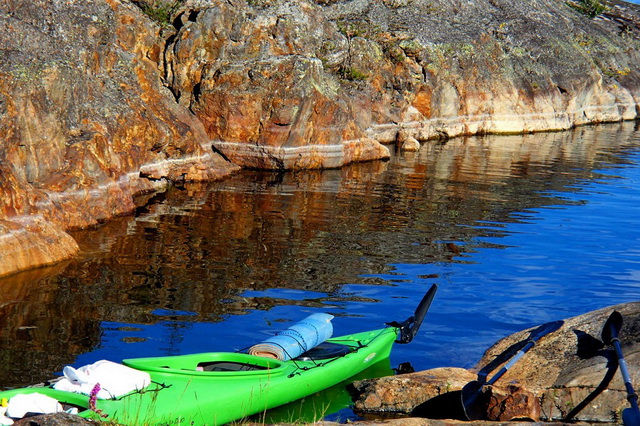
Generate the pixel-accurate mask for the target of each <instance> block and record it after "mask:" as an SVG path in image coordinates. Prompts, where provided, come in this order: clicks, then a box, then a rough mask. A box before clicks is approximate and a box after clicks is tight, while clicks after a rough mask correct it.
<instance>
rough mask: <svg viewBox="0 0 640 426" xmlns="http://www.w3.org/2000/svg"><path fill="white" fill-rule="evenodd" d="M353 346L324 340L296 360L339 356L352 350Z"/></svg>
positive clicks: (317, 359)
mask: <svg viewBox="0 0 640 426" xmlns="http://www.w3.org/2000/svg"><path fill="white" fill-rule="evenodd" d="M352 350H353V348H351V347H349V346H345V345H339V344H338V343H331V342H324V343H320V344H319V345H318V346H316V347H314V348H311V349H309V350H308V351H306V352H305V353H303V354H301V355H300V356H298V357H297V358H294V359H295V360H296V361H319V360H322V359H328V358H337V357H341V356H345V355H346V354H348V353H349V352H351V351H352Z"/></svg>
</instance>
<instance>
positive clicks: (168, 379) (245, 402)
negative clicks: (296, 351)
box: [0, 327, 398, 425]
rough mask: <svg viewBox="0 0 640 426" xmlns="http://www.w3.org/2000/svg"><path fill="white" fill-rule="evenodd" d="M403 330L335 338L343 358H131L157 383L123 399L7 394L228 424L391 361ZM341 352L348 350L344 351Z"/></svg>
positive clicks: (132, 416) (161, 419)
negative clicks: (379, 363) (383, 361)
mask: <svg viewBox="0 0 640 426" xmlns="http://www.w3.org/2000/svg"><path fill="white" fill-rule="evenodd" d="M397 335H398V329H397V328H395V327H388V328H385V329H380V330H374V331H369V332H364V333H357V334H352V335H349V336H342V337H336V338H332V339H329V340H328V341H327V342H326V343H325V344H324V345H325V346H323V347H325V348H326V347H329V346H327V345H331V347H330V350H329V351H328V352H333V351H335V352H336V353H338V355H336V356H332V357H329V358H326V359H306V357H304V356H302V357H300V358H299V359H294V360H290V361H278V360H275V359H270V358H263V357H258V356H253V355H248V354H243V353H230V352H209V353H200V354H194V355H179V356H171V357H153V358H137V359H128V360H124V361H123V364H125V365H126V366H128V367H131V368H135V369H139V370H144V371H147V372H148V373H149V374H150V376H151V381H152V383H151V385H150V386H148V387H147V388H145V389H143V390H140V391H134V392H131V393H129V394H127V395H125V396H122V397H119V398H116V399H105V400H101V399H98V400H97V401H96V402H95V407H94V408H93V409H89V397H88V396H87V395H83V394H78V393H72V392H66V391H61V390H57V389H53V388H51V387H30V388H23V389H14V390H9V391H4V392H0V398H7V400H10V399H11V398H12V397H13V396H15V395H17V394H25V393H40V394H44V395H47V396H50V397H52V398H55V399H57V400H58V401H59V402H60V403H61V404H62V405H63V407H64V408H65V409H67V408H68V407H76V408H77V409H78V410H79V412H78V415H80V416H82V417H86V418H92V419H95V420H106V421H112V422H115V423H120V424H124V425H158V424H163V425H164V424H170V425H222V424H225V423H228V422H231V421H234V420H239V419H242V418H243V417H246V416H250V415H252V414H256V413H260V412H263V411H266V410H268V409H269V408H273V407H277V406H280V405H283V404H286V403H288V402H291V401H294V400H296V399H300V398H303V397H305V396H307V395H310V394H312V393H315V392H318V391H320V390H322V389H325V388H327V387H330V386H332V385H334V384H337V383H339V382H341V381H344V380H346V379H348V378H349V377H351V376H354V375H356V374H357V373H359V372H360V371H362V370H364V369H366V368H367V367H369V366H371V365H374V364H375V363H377V362H379V361H381V360H384V359H386V358H388V357H389V353H390V351H391V347H392V345H393V342H394V340H396V337H397ZM339 349H343V350H342V351H340V350H339Z"/></svg>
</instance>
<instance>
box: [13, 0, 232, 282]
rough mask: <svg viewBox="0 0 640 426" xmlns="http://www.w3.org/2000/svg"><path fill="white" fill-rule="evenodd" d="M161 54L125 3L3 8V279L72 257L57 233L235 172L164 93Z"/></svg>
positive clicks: (70, 246) (69, 243) (69, 242)
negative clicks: (165, 190)
mask: <svg viewBox="0 0 640 426" xmlns="http://www.w3.org/2000/svg"><path fill="white" fill-rule="evenodd" d="M161 46H162V39H161V38H160V29H159V27H158V26H157V25H155V24H153V23H152V21H151V20H150V19H148V18H147V17H146V16H145V15H143V14H142V12H141V11H140V9H139V8H137V7H135V6H134V5H132V4H130V3H129V2H120V1H117V0H113V1H108V2H107V1H95V2H87V1H70V2H52V1H45V0H36V1H31V0H29V1H19V0H7V1H3V2H2V3H1V4H0V55H1V59H0V219H3V220H6V221H4V222H2V226H1V230H0V276H1V275H6V274H8V273H12V272H15V271H17V270H21V269H26V268H29V267H32V266H38V265H44V264H50V263H53V262H57V261H60V260H62V259H65V258H69V257H70V256H72V255H74V254H75V253H76V252H77V250H78V249H77V244H76V243H75V242H74V241H73V239H72V238H71V237H69V236H68V235H66V234H65V233H64V231H65V230H69V229H77V228H84V227H87V226H91V225H95V224H97V223H99V222H102V221H105V220H107V219H109V218H112V217H114V216H116V215H121V214H125V213H129V212H131V211H132V210H133V209H134V208H135V203H134V199H133V197H134V196H135V195H136V194H139V193H144V192H149V191H154V190H157V189H159V188H162V187H164V186H166V185H167V182H168V181H184V180H187V181H201V180H211V179H216V178H220V177H223V176H225V175H227V174H228V173H229V172H231V171H233V170H235V168H236V166H234V165H231V164H230V163H228V162H227V161H225V160H224V159H222V158H221V157H220V156H219V155H217V154H215V153H213V152H212V151H211V150H210V148H207V147H206V142H208V138H207V136H206V133H205V132H204V129H203V127H202V124H201V123H200V122H199V121H198V120H197V119H195V117H194V116H193V115H192V114H190V113H189V112H188V111H187V110H186V109H184V108H182V107H180V106H179V105H177V104H176V103H175V101H174V99H173V97H172V95H171V93H170V92H169V91H168V90H167V89H166V88H165V87H163V86H162V84H161V78H160V72H159V70H158V67H159V62H161V57H160V51H161ZM203 145H204V147H203Z"/></svg>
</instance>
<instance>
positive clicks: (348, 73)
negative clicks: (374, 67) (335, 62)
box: [339, 67, 368, 81]
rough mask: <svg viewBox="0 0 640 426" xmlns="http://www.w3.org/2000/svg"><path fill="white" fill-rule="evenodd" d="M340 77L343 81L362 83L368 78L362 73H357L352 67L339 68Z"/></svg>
mask: <svg viewBox="0 0 640 426" xmlns="http://www.w3.org/2000/svg"><path fill="white" fill-rule="evenodd" d="M339 73H340V77H342V78H343V79H345V80H351V81H364V80H366V79H367V78H368V76H367V75H366V74H365V73H363V72H362V71H358V70H357V69H355V68H353V67H341V68H340V71H339Z"/></svg>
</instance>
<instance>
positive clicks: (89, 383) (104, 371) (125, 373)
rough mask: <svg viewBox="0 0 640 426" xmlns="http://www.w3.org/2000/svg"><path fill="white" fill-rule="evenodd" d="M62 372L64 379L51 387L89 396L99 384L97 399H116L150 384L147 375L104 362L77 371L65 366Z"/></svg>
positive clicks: (120, 365) (149, 378) (123, 366)
mask: <svg viewBox="0 0 640 426" xmlns="http://www.w3.org/2000/svg"><path fill="white" fill-rule="evenodd" d="M62 372H63V374H64V378H62V379H61V380H59V381H58V382H56V383H55V384H54V385H53V387H54V388H55V389H59V390H64V391H67V392H75V393H82V394H85V395H91V392H92V391H93V389H94V387H95V386H96V384H99V385H100V390H99V391H98V393H97V397H98V398H99V399H109V398H117V397H119V396H122V395H125V394H127V393H129V392H132V391H135V390H141V389H144V388H146V387H147V386H149V385H150V384H151V377H150V376H149V373H147V372H144V371H140V370H136V369H133V368H131V367H127V366H126V365H122V364H118V363H115V362H112V361H106V360H102V361H97V362H95V363H93V364H90V365H85V366H83V367H80V368H78V369H75V368H73V367H70V366H66V367H64V369H63V370H62Z"/></svg>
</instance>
